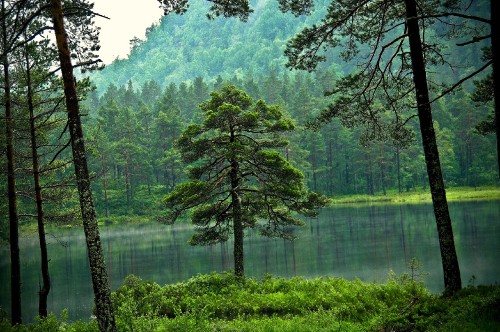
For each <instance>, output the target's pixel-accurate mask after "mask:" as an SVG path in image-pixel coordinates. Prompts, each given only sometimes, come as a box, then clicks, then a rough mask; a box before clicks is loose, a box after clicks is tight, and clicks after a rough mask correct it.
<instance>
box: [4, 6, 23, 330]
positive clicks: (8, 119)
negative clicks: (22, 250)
mask: <svg viewBox="0 0 500 332" xmlns="http://www.w3.org/2000/svg"><path fill="white" fill-rule="evenodd" d="M5 21H6V17H5V1H4V0H2V50H3V52H4V56H3V59H2V62H3V63H2V64H3V74H4V77H3V85H4V107H5V124H6V125H5V137H6V141H7V142H6V148H7V151H6V152H7V193H8V196H9V227H10V265H11V266H10V290H11V310H12V325H15V324H21V323H22V316H21V261H20V255H19V217H18V215H17V194H16V175H15V173H14V169H15V168H14V163H15V162H14V119H13V116H12V102H11V93H10V77H9V59H8V41H7V24H6V22H5Z"/></svg>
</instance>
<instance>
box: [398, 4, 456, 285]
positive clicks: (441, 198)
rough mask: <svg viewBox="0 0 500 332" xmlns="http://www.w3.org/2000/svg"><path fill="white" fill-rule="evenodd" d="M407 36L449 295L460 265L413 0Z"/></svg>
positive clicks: (408, 19) (407, 12) (445, 283)
mask: <svg viewBox="0 0 500 332" xmlns="http://www.w3.org/2000/svg"><path fill="white" fill-rule="evenodd" d="M405 6H406V18H407V29H408V38H409V42H410V56H411V62H412V69H413V81H414V83H415V89H416V98H417V104H418V118H419V121H420V131H421V133H422V142H423V146H424V154H425V162H426V165H427V174H428V176H429V184H430V187H431V195H432V202H433V204H434V214H435V216H436V224H437V231H438V236H439V246H440V250H441V260H442V264H443V273H444V287H445V294H447V295H451V294H453V293H455V292H456V291H458V290H460V289H461V287H462V281H461V278H460V268H459V265H458V259H457V253H456V250H455V242H454V240H453V230H452V226H451V218H450V213H449V211H448V203H447V201H446V191H445V188H444V181H443V175H442V172H441V164H440V161H439V152H438V147H437V143H436V133H435V132H434V127H433V123H432V113H431V106H430V102H429V90H428V87H427V77H426V76H427V75H426V71H425V63H424V57H423V50H422V42H421V40H420V28H419V26H418V18H417V16H418V15H417V6H416V1H415V0H405Z"/></svg>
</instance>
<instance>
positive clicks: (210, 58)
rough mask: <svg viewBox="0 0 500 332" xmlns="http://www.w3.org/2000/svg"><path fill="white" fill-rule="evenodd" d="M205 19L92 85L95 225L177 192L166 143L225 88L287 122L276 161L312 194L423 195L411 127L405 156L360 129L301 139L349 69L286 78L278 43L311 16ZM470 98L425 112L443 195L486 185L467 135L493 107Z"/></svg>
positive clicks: (197, 14)
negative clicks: (286, 142) (274, 107)
mask: <svg viewBox="0 0 500 332" xmlns="http://www.w3.org/2000/svg"><path fill="white" fill-rule="evenodd" d="M206 8H207V7H206V5H204V4H200V3H198V2H196V3H193V4H191V8H190V10H189V11H188V12H187V13H186V14H184V15H182V16H178V15H170V16H165V17H164V18H163V19H162V20H161V22H160V23H158V24H156V25H153V26H152V27H151V28H149V29H148V31H147V34H146V40H135V41H134V42H133V43H134V47H133V49H132V51H131V54H130V57H129V58H128V59H122V60H116V61H115V62H113V63H112V64H111V65H109V66H107V68H105V69H104V70H103V71H101V72H99V73H95V74H93V75H92V76H91V79H92V81H93V82H94V83H95V84H96V85H97V91H96V92H94V93H93V94H91V96H90V98H89V99H88V100H87V107H88V109H89V114H90V116H89V119H88V121H87V123H88V126H87V128H88V133H89V134H90V135H91V136H92V137H93V139H92V141H93V142H94V143H95V146H94V147H93V152H94V158H95V159H94V162H93V163H92V164H93V165H94V172H95V173H96V174H97V175H99V177H98V180H97V181H95V183H94V187H95V190H96V191H97V195H96V197H97V200H98V204H97V205H98V208H99V211H100V213H101V215H108V214H109V213H111V214H115V213H118V214H130V213H132V214H144V215H148V214H149V213H151V212H152V210H151V209H153V210H155V209H157V208H160V206H161V202H160V201H159V200H158V199H156V200H155V199H151V198H152V196H151V195H152V194H156V195H154V197H157V198H158V197H161V195H163V194H166V193H168V192H169V191H170V190H171V189H173V188H174V187H175V185H176V184H179V183H181V182H182V181H184V180H185V173H184V169H185V167H186V165H183V164H182V162H181V160H180V155H179V152H178V151H177V149H176V148H175V145H174V142H175V140H176V139H177V137H178V135H179V134H180V133H181V132H182V130H183V129H184V128H185V127H186V126H187V125H188V124H190V123H192V122H199V121H200V118H201V113H200V112H201V111H200V110H199V109H198V107H197V106H198V105H199V104H200V103H201V102H203V101H205V100H207V99H208V98H209V93H210V92H211V91H214V90H218V89H220V88H221V87H222V86H223V85H226V84H234V85H236V86H237V87H239V88H241V89H243V90H245V91H246V92H247V93H249V94H250V95H251V96H252V97H253V98H254V99H255V100H258V99H264V100H265V101H266V102H267V103H268V104H279V105H280V106H281V107H282V108H283V109H284V110H285V111H286V112H288V113H289V114H290V115H291V116H292V118H293V119H294V120H295V122H296V124H297V127H298V128H297V130H295V132H294V133H293V134H292V135H291V137H290V140H291V144H290V146H288V147H287V148H285V149H284V150H283V151H282V152H283V154H284V155H285V156H286V158H287V159H289V160H290V161H291V162H292V163H293V164H294V165H295V166H296V167H298V168H299V169H300V170H302V171H303V172H304V174H305V176H306V180H307V184H308V186H309V188H310V189H311V190H314V191H318V192H321V193H323V194H326V195H330V196H334V195H347V194H369V195H374V194H385V193H386V192H387V191H399V192H403V191H411V190H415V189H417V188H424V189H425V188H426V187H427V186H428V184H427V183H428V179H427V174H426V169H425V162H424V156H423V152H422V147H421V143H420V141H421V139H420V136H419V130H418V123H417V121H416V118H414V119H413V120H410V122H409V123H408V125H409V126H408V127H409V128H410V132H409V135H406V136H407V137H406V138H405V140H406V141H407V140H408V138H410V144H405V142H401V141H397V140H391V139H386V140H385V141H382V140H377V139H375V138H374V137H373V135H372V133H371V129H370V128H369V127H366V126H360V127H352V128H348V127H346V126H343V125H342V124H341V122H340V121H339V120H338V119H334V120H333V121H332V122H330V123H327V124H326V125H324V126H323V127H322V128H321V129H320V130H319V131H312V130H309V129H306V124H307V122H308V121H310V120H312V119H314V118H315V117H317V116H318V115H319V113H320V111H321V110H322V109H324V108H325V107H326V106H327V105H328V104H329V103H330V102H331V101H332V97H325V96H324V91H330V90H332V89H333V88H334V87H335V84H336V81H337V79H338V78H339V77H342V76H343V75H344V74H345V72H344V71H349V70H352V69H355V62H352V63H351V64H349V63H348V64H347V66H346V65H345V64H344V65H343V67H342V61H341V60H340V58H339V57H340V54H336V55H334V54H332V53H331V52H330V53H327V61H325V62H324V63H322V64H321V65H320V68H319V69H318V70H316V71H315V72H314V73H307V72H301V71H288V70H286V68H285V66H284V64H285V62H286V58H285V57H284V56H283V49H284V46H285V44H286V42H287V40H288V39H289V38H290V37H291V36H293V35H294V34H296V33H297V32H298V31H300V30H301V29H302V28H303V27H304V25H307V24H310V22H315V21H317V20H318V17H321V15H322V13H320V11H317V12H315V13H314V14H313V15H312V16H307V17H297V18H296V17H294V16H293V15H291V14H282V13H280V12H279V10H278V8H277V4H276V2H274V1H260V2H257V3H255V4H254V9H255V13H253V14H252V15H251V16H250V18H249V20H248V22H246V23H245V22H241V21H239V20H236V19H220V18H216V19H215V20H208V19H207V18H206V17H205V13H206V10H207V9H206ZM316 8H323V7H322V4H321V3H318V4H317V5H316ZM478 8H479V9H480V8H481V7H480V6H479V7H478ZM479 9H478V10H479ZM480 48H481V46H480V45H479V46H477V47H475V48H468V49H467V50H466V51H465V52H464V50H459V49H456V47H455V45H453V44H450V45H449V49H448V52H449V54H448V56H449V59H450V62H456V61H457V60H458V61H459V62H461V63H462V65H463V68H461V71H460V72H457V71H450V70H448V69H447V68H445V66H441V67H435V70H434V71H431V72H429V75H431V76H436V78H439V79H440V80H441V81H444V82H446V81H449V82H451V81H456V80H457V77H460V76H462V74H463V73H468V72H471V71H473V65H474V64H475V62H478V61H479V58H480V57H481V50H480ZM467 66H470V67H467ZM472 92H473V84H472V82H466V84H465V89H463V90H458V91H457V92H456V93H455V94H451V95H448V96H446V97H444V98H442V99H440V100H439V101H438V102H436V103H434V120H435V128H436V131H437V138H438V144H439V148H440V152H441V162H442V165H443V172H444V177H445V181H446V185H447V186H478V185H491V184H494V183H495V151H494V144H495V143H494V142H495V141H494V137H492V136H489V137H488V136H481V135H479V134H478V133H477V132H476V130H475V126H476V125H477V124H478V123H479V122H480V121H482V120H483V119H485V118H486V116H487V114H488V112H489V111H490V109H491V104H486V105H484V104H482V105H476V104H475V103H473V102H472V101H471V98H470V94H471V93H472ZM435 93H437V92H436V91H435ZM411 112H412V111H411V110H409V113H410V114H411ZM415 114H416V111H415ZM410 118H411V115H410ZM407 134H408V133H407ZM153 206H154V207H153ZM106 211H107V212H106Z"/></svg>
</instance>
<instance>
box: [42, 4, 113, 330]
mask: <svg viewBox="0 0 500 332" xmlns="http://www.w3.org/2000/svg"><path fill="white" fill-rule="evenodd" d="M51 4H52V19H53V23H54V30H55V35H56V42H57V48H58V50H59V60H60V63H61V73H62V77H63V82H64V94H65V96H66V108H67V111H68V128H69V132H70V135H71V147H72V150H73V162H74V165H75V174H76V180H77V185H78V193H79V196H80V208H81V211H82V219H83V228H84V231H85V238H86V242H87V251H88V255H89V263H90V271H91V275H92V284H93V288H94V296H95V298H94V301H95V305H96V315H97V322H98V324H99V329H100V330H101V331H116V323H115V316H114V311H113V306H112V303H111V291H110V288H109V281H108V275H107V272H106V266H105V263H104V254H103V249H102V245H101V239H100V235H99V227H98V225H97V217H96V212H95V207H94V201H93V198H92V191H91V190H90V177H89V172H88V166H87V157H86V151H85V144H84V140H83V131H82V125H81V122H80V112H79V106H78V97H77V93H76V86H75V78H74V76H73V66H72V64H71V54H70V50H69V46H68V41H67V36H66V31H65V28H64V22H63V10H62V7H61V0H51Z"/></svg>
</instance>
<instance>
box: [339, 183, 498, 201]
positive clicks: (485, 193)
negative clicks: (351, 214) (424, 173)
mask: <svg viewBox="0 0 500 332" xmlns="http://www.w3.org/2000/svg"><path fill="white" fill-rule="evenodd" d="M446 197H447V199H448V201H466V200H487V199H500V187H476V188H473V187H455V188H448V189H446ZM431 201H432V199H431V193H430V191H429V190H421V189H420V190H416V191H409V192H403V193H399V192H397V191H388V192H387V194H386V195H383V194H382V193H378V194H376V195H347V196H335V197H333V198H332V199H331V204H333V205H335V204H352V203H396V204H398V203H425V202H429V203H430V202H431Z"/></svg>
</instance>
